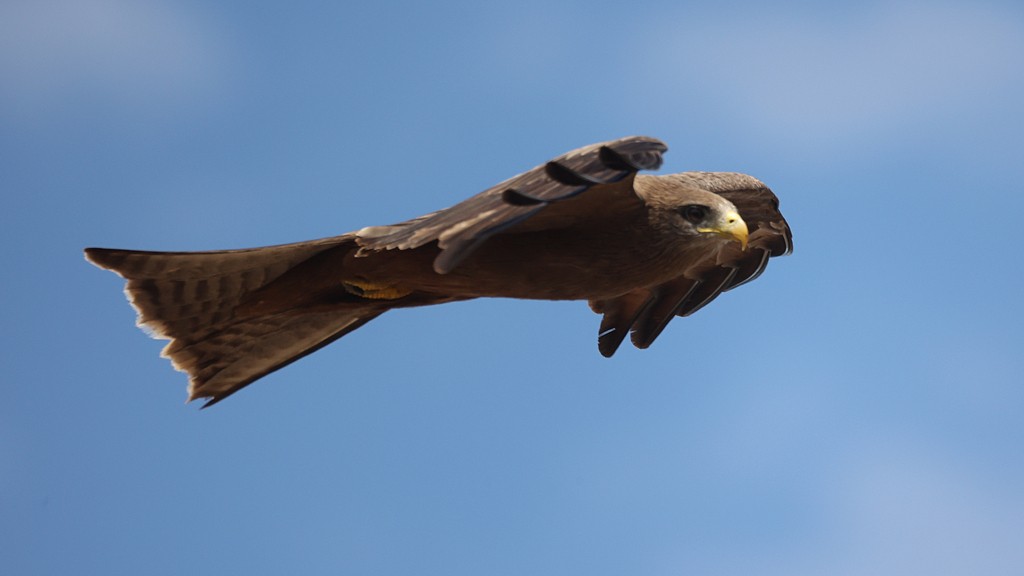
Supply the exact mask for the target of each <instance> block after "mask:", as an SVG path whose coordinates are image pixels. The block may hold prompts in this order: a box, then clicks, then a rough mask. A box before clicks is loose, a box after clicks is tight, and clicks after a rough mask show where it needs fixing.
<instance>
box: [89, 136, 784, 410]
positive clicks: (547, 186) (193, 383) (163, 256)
mask: <svg viewBox="0 0 1024 576" xmlns="http://www.w3.org/2000/svg"><path fill="white" fill-rule="evenodd" d="M667 150H668V147H667V146H666V144H665V143H664V142H662V141H660V140H657V139H655V138H649V137H644V136H631V137H626V138H620V139H617V140H611V141H607V142H601V143H597V144H592V145H589V146H585V147H582V148H578V149H576V150H573V151H570V152H568V153H566V154H563V155H561V156H558V157H556V158H554V159H552V160H550V161H548V162H546V163H544V164H541V165H539V166H537V167H535V168H533V169H531V170H528V171H526V172H523V173H521V174H519V175H518V176H514V177H512V178H510V179H508V180H505V181H503V182H501V183H499V184H497V185H495V186H493V187H491V188H488V189H487V190H484V191H483V192H481V193H479V194H477V195H475V196H472V197H470V198H468V199H466V200H464V201H462V202H460V203H457V204H455V205H453V206H451V207H449V208H446V209H443V210H438V211H436V212H432V213H430V214H426V215H424V216H420V217H418V218H413V219H411V220H407V221H404V222H400V223H397V224H391V225H386V226H369V227H365V228H362V229H360V230H357V231H355V232H350V233H347V234H342V235H340V236H334V237H330V238H323V239H318V240H310V241H305V242H297V243H292V244H283V245H277V246H267V247H260V248H249V249H236V250H217V251H206V252H153V251H139V250H121V249H110V248H86V249H85V257H86V259H87V260H88V261H89V262H91V263H93V264H95V265H96V266H98V267H100V268H103V269H107V270H111V271H113V272H115V273H116V274H118V275H120V276H121V277H123V278H124V279H125V280H126V281H127V282H126V285H125V293H126V295H127V296H128V298H129V300H130V302H131V304H132V305H133V306H134V308H135V309H136V311H137V313H138V322H137V324H138V325H139V326H140V327H141V328H143V329H144V330H146V331H147V332H149V334H150V335H151V336H153V337H155V338H160V339H166V340H169V342H168V343H167V345H166V346H165V347H164V349H163V351H162V353H161V355H162V356H164V357H166V358H169V359H170V360H171V362H172V365H173V366H174V368H176V369H177V370H179V371H182V372H185V373H186V374H187V375H188V378H189V383H188V400H187V401H192V400H196V399H203V400H205V404H204V405H203V408H206V407H208V406H212V405H214V404H216V403H218V402H220V401H222V400H224V399H225V398H227V397H229V396H231V395H232V394H234V393H235V392H238V391H239V390H241V389H242V388H244V387H245V386H247V385H249V384H251V383H252V382H254V381H255V380H258V379H259V378H262V377H263V376H266V375H267V374H269V373H271V372H274V371H275V370H278V369H280V368H282V367H284V366H286V365H288V364H290V363H292V362H295V361H296V360H298V359H300V358H302V357H304V356H306V355H308V354H310V353H312V352H315V351H316V350H319V349H320V348H322V347H324V346H326V345H328V344H330V343H331V342H334V341H335V340H337V339H339V338H341V337H342V336H345V335H346V334H349V333H350V332H352V331H354V330H356V329H357V328H359V327H361V326H363V325H364V324H366V323H367V322H369V321H371V320H373V319H374V318H376V317H378V316H380V315H381V314H383V313H384V312H386V311H388V310H391V309H395V308H408V307H414V306H428V305H435V304H443V303H449V302H457V301H463V300H470V299H474V298H485V297H496V298H520V299H539V300H586V301H587V302H588V303H589V305H590V307H591V309H592V310H593V311H594V312H596V313H598V314H600V315H602V319H601V323H600V327H599V330H598V339H597V340H598V350H599V352H600V353H601V354H602V355H603V356H605V357H611V356H612V355H613V354H614V353H615V351H616V350H617V349H618V348H619V346H620V344H621V343H622V342H623V341H624V340H625V338H626V336H627V335H629V336H630V339H631V341H632V343H633V345H634V346H636V347H637V348H641V349H643V348H647V347H648V346H650V345H651V344H652V343H653V342H654V340H655V339H656V338H657V337H658V335H659V334H661V332H662V330H664V329H665V327H666V325H667V324H668V323H669V322H670V321H671V320H672V319H673V318H675V317H677V316H689V315H690V314H693V313H694V312H696V311H697V310H699V309H700V308H702V307H703V306H705V305H706V304H708V303H709V302H711V301H712V300H714V299H715V298H716V297H717V296H718V295H719V294H721V293H722V292H725V291H727V290H731V289H733V288H736V287H738V286H740V285H741V284H745V283H747V282H749V281H751V280H753V279H755V278H757V277H758V276H759V275H760V274H761V273H762V272H763V271H764V270H765V267H766V266H767V264H768V261H769V259H770V258H772V257H776V256H781V255H784V254H789V253H790V252H792V249H793V242H792V233H791V231H790V228H789V224H788V223H787V222H786V220H785V218H783V216H782V214H781V212H779V200H778V198H777V197H776V196H775V194H774V193H773V192H772V191H771V189H769V188H768V186H766V185H765V184H764V183H762V182H761V181H760V180H757V179H756V178H754V177H752V176H748V175H745V174H739V173H734V172H681V173H676V174H665V175H649V174H639V172H641V171H644V170H655V169H658V168H660V167H661V164H662V161H663V155H664V153H665V152H666V151H667Z"/></svg>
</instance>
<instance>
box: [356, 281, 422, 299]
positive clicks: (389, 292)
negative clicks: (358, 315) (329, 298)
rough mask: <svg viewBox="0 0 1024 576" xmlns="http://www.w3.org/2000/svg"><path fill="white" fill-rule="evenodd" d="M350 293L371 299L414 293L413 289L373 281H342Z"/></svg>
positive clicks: (397, 296)
mask: <svg viewBox="0 0 1024 576" xmlns="http://www.w3.org/2000/svg"><path fill="white" fill-rule="evenodd" d="M341 285H342V286H343V287H344V288H345V291H346V292H348V293H349V294H353V295H355V296H359V297H360V298H367V299H370V300H397V299H398V298H402V297H403V296H408V295H409V294H412V290H406V289H404V288H399V287H398V286H390V285H387V284H374V283H373V282H355V281H352V280H345V281H343V282H342V283H341Z"/></svg>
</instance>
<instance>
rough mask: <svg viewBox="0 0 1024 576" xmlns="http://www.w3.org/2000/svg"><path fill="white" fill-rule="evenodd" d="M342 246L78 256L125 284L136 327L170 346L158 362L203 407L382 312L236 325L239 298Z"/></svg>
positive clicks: (246, 320) (285, 316)
mask: <svg viewBox="0 0 1024 576" xmlns="http://www.w3.org/2000/svg"><path fill="white" fill-rule="evenodd" d="M345 242H351V237H349V236H338V237H335V238H327V239H324V240H316V241H312V242H301V243H297V244H287V245H282V246H271V247H267V248H253V249H249V250H226V251H217V252H143V251H132V250H114V249H105V248H87V249H86V251H85V255H86V258H87V259H88V260H89V261H90V262H92V263H93V264H95V265H97V266H99V267H100V268H105V269H108V270H111V271H113V272H115V273H117V274H118V275H120V276H121V277H123V278H125V279H126V280H127V283H126V285H125V293H126V295H127V296H128V299H129V301H131V303H132V305H133V306H134V307H135V309H136V311H137V312H138V314H139V317H138V324H139V326H140V327H141V328H143V329H144V330H146V331H147V332H149V333H150V334H151V335H152V336H153V337H155V338H162V339H167V340H170V342H169V343H168V344H167V346H166V347H165V348H164V351H163V356H165V357H167V358H169V359H170V360H171V362H172V363H173V365H174V367H175V368H177V369H178V370H181V371H183V372H186V373H187V374H188V375H189V388H188V392H189V400H194V399H196V398H209V399H210V400H209V402H207V404H206V406H209V405H211V404H214V403H216V402H219V401H220V400H223V399H224V398H226V397H227V396H229V395H231V394H233V393H234V392H237V391H238V390H239V389H241V388H242V387H244V386H246V385H247V384H249V383H251V382H252V381H254V380H256V379H257V378H260V377H261V376H264V375H266V374H268V373H270V372H273V371H274V370H277V369H278V368H281V367H283V366H285V365H287V364H290V363H291V362H294V361H295V360H298V359H299V358H301V357H303V356H305V355H307V354H310V353H311V352H313V351H315V350H318V349H319V348H321V347H323V346H326V345H327V344H329V343H330V342H333V341H334V340H337V339H338V338H340V337H341V336H344V335H345V334H347V333H349V332H351V331H352V330H355V329H356V328H358V327H359V326H362V325H363V324H365V323H366V322H369V321H370V320H372V319H373V318H375V317H377V316H379V315H380V314H381V313H382V312H383V310H382V309H381V308H380V307H379V306H375V307H361V306H352V307H350V308H345V309H340V310H328V311H324V310H318V311H306V310H302V309H297V310H287V311H277V312H275V313H273V314H266V315H257V316H247V317H241V318H238V317H236V315H235V312H236V309H237V307H238V306H239V304H241V303H242V302H243V299H244V298H245V296H246V295H248V294H249V293H251V292H253V291H255V290H257V289H259V288H261V287H263V286H266V285H267V284H268V283H270V282H272V281H273V280H275V279H276V278H278V277H279V276H281V275H282V274H284V273H285V272H286V271H288V270H289V269H291V268H292V267H294V266H295V265H297V264H299V263H300V262H303V261H305V260H307V259H309V258H310V257H312V256H314V255H316V254H318V253H320V252H322V251H323V250H325V249H327V248H331V247H334V246H337V245H339V244H342V243H345Z"/></svg>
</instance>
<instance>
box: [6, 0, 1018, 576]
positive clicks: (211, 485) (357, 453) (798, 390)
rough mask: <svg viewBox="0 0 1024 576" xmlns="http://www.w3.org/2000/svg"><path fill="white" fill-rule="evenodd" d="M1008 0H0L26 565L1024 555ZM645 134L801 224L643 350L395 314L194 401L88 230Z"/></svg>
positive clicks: (9, 326)
mask: <svg viewBox="0 0 1024 576" xmlns="http://www.w3.org/2000/svg"><path fill="white" fill-rule="evenodd" d="M1021 54H1024V9H1022V8H1021V7H1020V5H1019V4H1018V3H1013V2H1003V3H1000V2H976V1H972V2H857V3H849V4H842V3H835V2H829V3H822V5H820V6H819V5H817V4H815V3H809V2H790V3H773V4H770V5H769V4H765V3H755V2H749V3H748V2H731V3H729V2H706V3H685V2H635V3H629V4H623V3H621V2H596V3H595V2H578V3H577V2H565V3H558V4H556V5H550V4H549V3H547V2H532V1H526V2H517V3H510V4H509V5H507V6H492V5H487V4H484V3H457V2H454V3H453V2H447V3H446V2H432V3H411V2H410V3H400V2H374V3H367V5H362V6H358V5H351V6H346V5H343V4H341V3H335V4H331V3H314V2H309V3H289V4H288V5H287V6H285V5H284V4H281V3H270V2H221V3H216V5H214V4H213V3H201V2H175V3H169V2H162V1H152V2H130V1H128V0H95V1H85V0H82V1H51V0H31V1H28V0H25V1H19V0H12V1H7V2H4V3H2V4H0V175H2V178H0V181H2V190H3V204H4V207H3V210H0V237H2V239H3V241H4V245H5V246H7V251H6V255H5V260H4V261H5V265H6V270H7V274H5V277H4V282H3V294H4V298H3V299H2V301H0V326H2V328H0V337H2V339H3V346H2V347H0V350H2V352H0V359H2V363H3V366H4V370H3V373H4V376H3V384H2V386H3V398H4V401H3V402H2V403H0V540H2V541H3V542H4V545H3V547H2V548H0V572H2V573H5V574H74V573H78V574H106V575H119V574H133V575H134V574H152V575H160V574H168V575H172V574H173V575H177V574H224V573H247V574H281V573H297V574H339V573H340V574H403V575H404V574H449V575H454V574H467V575H468V574H472V575H478V574H496V575H501V574H590V575H604V574H608V575H611V574H644V575H669V574H673V575H674V574H745V573H755V574H767V575H772V574H778V575H800V574H807V575H816V574H826V573H827V574H835V575H841V576H845V575H888V574H894V575H895V574H899V575H907V574H929V575H936V574H968V573H975V574H981V573H986V574H1009V573H1021V572H1022V571H1024V549H1022V548H1021V546H1020V535H1021V534H1022V533H1024V488H1022V487H1024V459H1022V456H1021V446H1022V445H1024V420H1022V418H1021V411H1022V409H1024V377H1022V373H1024V354H1022V353H1021V348H1022V345H1024V328H1022V321H1024V312H1022V310H1021V307H1020V304H1019V300H1020V290H1021V289H1020V283H1021V280H1022V272H1021V266H1022V265H1024V262H1022V260H1021V257H1020V252H1019V236H1020V235H1019V233H1018V228H1019V220H1020V214H1021V213H1024V162H1022V159H1024V140H1022V138H1021V134H1022V133H1024V113H1022V111H1021V104H1020V103H1021V102H1024V60H1022V58H1021ZM630 134H645V135H651V136H656V137H658V138H661V139H663V140H665V141H666V142H667V143H668V144H669V146H670V151H669V154H668V156H667V158H666V164H665V167H664V169H663V171H668V172H672V171H682V170H729V171H740V172H746V173H750V174H753V175H755V176H757V177H758V178H760V179H762V180H764V181H765V182H767V183H768V184H769V185H770V186H772V188H773V189H774V190H775V192H776V193H777V194H778V196H779V197H780V198H781V200H782V208H783V211H784V213H785V214H786V216H787V218H788V220H789V222H790V224H791V225H792V227H793V230H794V237H795V245H796V251H795V253H794V254H793V255H792V256H790V257H787V258H785V259H779V260H775V261H773V263H772V265H771V266H770V267H769V269H768V271H767V272H766V273H765V275H764V276H762V277H761V278H760V279H758V280H757V281H756V282H754V283H752V284H749V285H747V286H744V287H742V288H741V289H738V290H736V291H734V292H730V293H728V294H726V295H724V296H723V297H721V298H720V299H718V300H717V301H715V302H714V303H713V304H712V305H711V306H709V307H708V308H705V309H704V310H702V311H701V312H700V313H699V314H697V315H695V316H694V317H691V318H687V319H677V320H676V321H674V322H673V323H672V324H671V325H670V326H669V327H668V328H667V329H666V331H665V332H664V333H663V334H662V335H661V336H660V338H659V340H658V341H657V342H656V343H655V345H654V346H652V347H651V348H650V349H649V350H645V351H637V350H634V349H631V348H630V349H625V348H624V349H622V350H620V352H619V353H618V354H617V355H616V356H615V357H614V358H613V359H610V360H608V359H604V358H602V357H601V356H600V355H599V354H598V352H597V348H596V334H597V325H598V320H599V319H598V317H597V316H596V315H594V314H592V313H591V312H590V311H589V310H588V309H587V306H586V305H585V304H583V303H568V302H562V303H547V302H523V301H504V300H487V301H476V302H469V303H460V304H456V305H448V306H442V307H435V308H425V309H417V310H402V311H397V312H393V313H389V314H386V315H385V316H383V317H381V318H380V319H378V320H375V321H374V322H372V323H370V324H368V325H367V326H365V327H364V328H362V329H360V330H359V331H357V332H356V333H353V334H352V335H350V336H348V337H346V338H344V339H343V340H341V341H339V342H338V343H335V344H333V345H331V346H330V347H328V348H326V349H324V350H322V351H320V352H318V353H316V354H314V355H313V356H310V357H308V358H306V359H304V360H303V361H302V362H300V363H297V364H295V365H293V366H290V367H288V368H287V369H284V370H282V371H280V372H278V373H275V374H273V375H272V376H270V377H267V378H265V379H264V380H261V381H260V382H258V383H257V384H255V385H253V386H252V387H250V388H248V389H246V390H245V391H243V392H242V393H240V394H238V395H236V396H233V397H232V398H231V399H230V400H228V401H226V402H224V403H222V404H220V405H218V406H216V407H215V408H213V409H210V410H206V411H199V410H197V407H196V406H191V405H190V406H186V405H183V403H182V402H183V400H184V398H185V377H184V376H183V375H182V374H180V373H177V372H175V371H173V370H172V369H171V368H170V366H169V364H168V362H167V361H166V360H164V359H161V358H159V356H158V353H159V350H160V348H161V347H162V345H163V343H162V342H159V341H154V340H150V339H148V338H147V337H146V336H145V335H144V334H143V333H142V332H140V331H139V330H137V329H136V328H135V327H134V313H133V311H132V310H131V309H130V308H129V306H128V304H127V303H126V302H125V301H124V298H123V296H122V295H121V293H120V290H121V287H122V286H121V282H120V280H119V279H118V278H117V277H116V276H114V275H112V274H110V273H107V272H103V271H100V270H98V269H96V268H94V267H92V266H90V265H88V264H87V263H86V262H85V261H84V260H83V259H82V255H81V249H82V248H83V247H85V246H111V247H126V248H140V249H155V250H161V249H163V250H193V249H194V250H201V249H217V248H240V247H248V246H258V245H266V244H274V243H282V242H290V241H298V240H305V239H309V238H315V237H321V236H328V235H334V234H338V233H342V232H347V231H350V230H355V229H358V228H361V227H363V226H367V225H371V224H386V223H390V222H395V221H399V220H403V219H406V218H409V217H413V216H417V215H419V214H422V213H425V212H428V211H431V210H434V209H437V208H440V207H444V206H447V205H450V204H453V203H454V202H456V201H458V200H460V199H462V198H464V197H467V196H469V195H471V194H474V193H476V192H478V191H480V190H482V189H484V188H487V187H488V186H490V185H492V184H494V183H496V182H498V181H500V180H503V179H505V178H507V177H510V176H512V175H514V174H516V173H518V172H520V171H522V170H525V169H528V168H530V167H532V166H534V165H536V164H539V163H541V162H544V161H546V160H547V159H549V158H550V157H552V156H555V155H557V154H560V153H562V152H565V151H567V150H569V149H572V148H576V147H578V146H582V145H584V144H588V143H591V142H596V141H601V140H607V139H612V138H617V137H621V136H626V135H630Z"/></svg>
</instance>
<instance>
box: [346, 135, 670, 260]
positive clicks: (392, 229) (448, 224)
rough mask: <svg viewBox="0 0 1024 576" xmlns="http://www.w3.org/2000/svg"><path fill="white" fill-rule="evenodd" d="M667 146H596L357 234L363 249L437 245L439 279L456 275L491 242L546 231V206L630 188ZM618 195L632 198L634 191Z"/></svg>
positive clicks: (643, 140)
mask: <svg viewBox="0 0 1024 576" xmlns="http://www.w3.org/2000/svg"><path fill="white" fill-rule="evenodd" d="M666 150H668V147H667V146H666V145H665V144H664V143H663V142H661V141H660V140H656V139H654V138H647V137H642V136H633V137H629V138H622V139H619V140H612V141H610V142H602V143H599V144H592V145H590V146H586V147H583V148H579V149H577V150H573V151H572V152H569V153H567V154H564V155H562V156H559V157H558V158H555V159H554V160H551V161H550V162H548V163H546V164H543V165H541V166H537V167H536V168H534V169H532V170H530V171H528V172H524V173H522V174H520V175H518V176H515V177H513V178H511V179H509V180H506V181H504V182H502V183H500V184H498V185H496V186H494V187H492V188H489V189H487V190H485V191H483V192H481V193H480V194H477V195H476V196H473V197H472V198H469V199H467V200H465V201H463V202H460V203H458V204H456V205H455V206H452V207H451V208H447V209H444V210H440V211H438V212H434V213H432V214H428V215H426V216H421V217H419V218H416V219H413V220H409V221H408V222H403V223H401V224H395V225H393V226H374V227H370V228H364V229H362V230H360V231H359V232H357V242H358V243H359V245H360V246H362V248H363V250H389V249H399V250H405V249H411V248H417V247H419V246H423V245H424V244H427V243H430V242H434V241H436V242H437V243H438V247H439V248H440V250H441V252H440V254H439V255H438V256H437V258H436V259H435V260H434V270H435V271H436V272H437V273H439V274H446V273H448V272H450V271H452V270H453V269H454V268H455V267H456V266H458V265H459V263H460V262H461V261H462V260H463V259H464V258H466V256H468V255H469V254H471V253H472V252H473V250H474V249H476V248H477V247H478V246H480V245H481V244H482V243H483V242H484V241H486V240H487V239H488V238H489V237H491V236H493V235H494V234H497V233H499V232H502V231H504V230H508V229H509V228H511V227H512V226H515V225H517V224H521V223H523V222H525V221H526V220H528V219H529V220H530V224H531V226H532V225H534V224H536V225H538V226H541V227H542V226H543V222H535V221H537V220H543V218H544V217H545V216H546V215H550V216H553V215H554V214H555V211H551V210H545V208H546V207H548V206H551V205H554V204H557V203H558V202H560V201H562V200H567V199H569V198H574V197H576V196H579V195H580V194H583V193H588V194H591V193H593V192H592V191H594V190H600V189H606V190H607V189H608V187H609V186H610V185H612V184H614V183H617V182H624V183H631V182H632V178H633V176H634V175H635V174H636V173H637V171H639V170H654V169H657V168H658V167H660V166H661V161H662V154H663V153H664V152H665V151H666ZM615 190H616V191H620V190H621V191H624V192H626V193H628V194H630V195H632V186H620V187H616V188H615Z"/></svg>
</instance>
